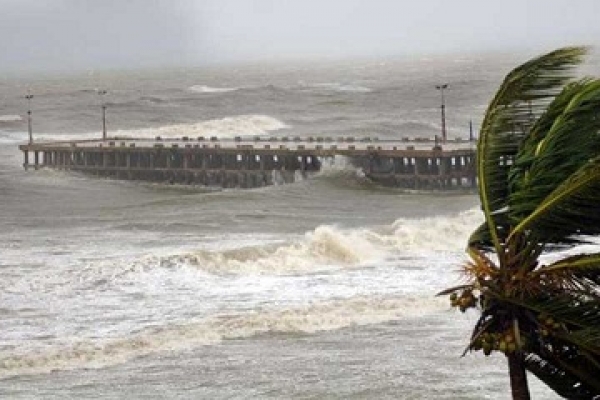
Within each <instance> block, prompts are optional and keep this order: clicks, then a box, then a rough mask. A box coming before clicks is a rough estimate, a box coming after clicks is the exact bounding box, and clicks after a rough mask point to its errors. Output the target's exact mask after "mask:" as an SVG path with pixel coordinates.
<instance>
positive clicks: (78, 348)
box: [0, 296, 446, 378]
mask: <svg viewBox="0 0 600 400" xmlns="http://www.w3.org/2000/svg"><path fill="white" fill-rule="evenodd" d="M445 307H446V301H444V300H443V299H438V298H432V297H431V296H427V297H416V296H404V297H393V298H389V297H388V298H381V297H365V296H358V297H352V298H349V299H343V300H333V301H324V302H318V303H312V304H308V305H306V306H301V307H294V308H284V309H268V308H266V309H259V310H253V311H248V312H243V313H231V314H217V315H213V316H210V317H207V318H203V319H199V320H196V321H194V322H191V323H182V324H174V325H168V326H160V327H152V328H146V329H144V330H142V331H140V332H138V333H135V334H132V335H131V336H130V337H127V338H110V339H103V340H102V339H87V340H75V341H73V340H72V339H71V340H64V341H62V342H57V343H51V344H47V345H46V346H44V347H41V346H40V347H38V348H37V349H35V350H29V351H26V352H22V351H21V350H20V349H18V347H17V348H15V349H14V350H8V351H3V352H2V353H0V354H1V358H0V378H7V377H10V376H15V375H23V374H38V373H48V372H51V371H55V370H74V369H79V368H102V367H106V366H109V365H115V364H120V363H124V362H126V361H128V360H131V359H133V358H136V357H141V356H145V355H150V354H155V353H161V352H169V351H185V350H190V349H194V348H198V347H200V346H206V345H212V344H216V343H219V342H221V341H223V340H227V339H240V338H248V337H253V336H256V335H263V334H270V333H283V334H312V333H315V332H319V331H330V330H336V329H341V328H344V327H348V326H356V325H370V324H378V323H385V322H389V321H395V320H401V319H406V318H411V317H417V316H421V315H427V314H431V313H433V312H436V311H441V310H443V309H444V308H445Z"/></svg>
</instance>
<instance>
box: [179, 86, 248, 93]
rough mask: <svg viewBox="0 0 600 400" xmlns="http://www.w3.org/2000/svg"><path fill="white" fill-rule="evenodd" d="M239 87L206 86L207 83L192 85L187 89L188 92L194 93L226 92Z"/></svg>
mask: <svg viewBox="0 0 600 400" xmlns="http://www.w3.org/2000/svg"><path fill="white" fill-rule="evenodd" d="M239 89H240V88H237V87H233V88H229V87H213V86H207V85H192V86H190V87H188V90H189V91H190V92H196V93H227V92H234V91H236V90H239Z"/></svg>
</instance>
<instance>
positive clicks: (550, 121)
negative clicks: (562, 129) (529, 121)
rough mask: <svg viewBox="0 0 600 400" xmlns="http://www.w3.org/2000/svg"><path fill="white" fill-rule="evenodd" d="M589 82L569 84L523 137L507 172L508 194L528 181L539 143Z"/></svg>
mask: <svg viewBox="0 0 600 400" xmlns="http://www.w3.org/2000/svg"><path fill="white" fill-rule="evenodd" d="M589 82H590V79H588V78H584V79H581V80H579V81H577V82H571V83H569V84H568V85H566V86H565V87H564V88H563V90H562V91H561V92H560V93H559V94H558V95H557V96H556V97H555V98H554V100H553V101H552V102H551V103H550V105H549V106H548V108H547V110H546V111H545V112H544V113H543V114H542V115H541V116H540V117H539V118H538V120H537V121H536V122H535V124H534V125H533V126H532V127H531V129H530V132H529V135H527V137H525V139H524V141H523V144H522V146H521V149H520V150H519V152H518V154H517V158H516V159H515V162H514V165H513V166H512V168H511V169H510V171H509V177H508V179H509V192H510V193H514V192H517V191H519V190H520V189H522V187H523V186H524V185H526V184H527V183H528V181H529V169H530V168H531V165H532V164H533V161H534V160H535V158H536V153H537V152H538V150H539V148H540V143H541V142H542V141H543V140H544V139H545V138H546V135H547V134H548V132H549V131H550V129H551V128H552V126H553V125H554V124H555V122H556V120H557V118H559V117H560V116H561V115H562V114H563V113H564V111H565V109H566V108H567V106H568V105H569V103H571V100H572V99H573V98H574V97H575V96H576V95H578V94H579V93H580V92H581V90H582V89H583V88H584V87H585V86H586V85H587V84H588V83H589Z"/></svg>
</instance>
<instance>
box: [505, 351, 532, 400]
mask: <svg viewBox="0 0 600 400" xmlns="http://www.w3.org/2000/svg"><path fill="white" fill-rule="evenodd" d="M507 358H508V374H509V375H510V388H511V390H512V397H513V400H530V399H531V396H530V395H529V385H528V384H527V373H526V371H525V365H524V364H523V359H522V358H521V356H520V355H518V354H515V353H510V354H508V355H507Z"/></svg>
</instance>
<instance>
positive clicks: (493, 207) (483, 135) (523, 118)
mask: <svg viewBox="0 0 600 400" xmlns="http://www.w3.org/2000/svg"><path fill="white" fill-rule="evenodd" d="M585 52H586V49H585V48H583V47H569V48H564V49H559V50H556V51H554V52H552V53H549V54H546V55H543V56H541V57H538V58H536V59H534V60H532V61H530V62H528V63H525V64H523V65H521V66H520V67H518V68H516V69H514V70H513V71H512V72H511V73H509V74H508V76H507V77H506V79H505V80H504V82H503V83H502V85H501V87H500V89H499V90H498V92H497V94H496V96H495V97H494V99H493V100H492V102H491V103H490V105H489V107H488V109H487V112H486V116H485V118H484V120H483V122H482V126H481V130H480V137H479V142H478V145H477V178H478V180H479V194H480V198H481V204H482V208H483V210H484V214H485V219H486V222H487V223H488V225H489V228H490V233H491V237H492V242H493V243H494V247H495V248H496V251H497V252H498V253H499V254H500V253H501V252H500V251H499V250H500V247H499V246H500V240H499V238H498V231H497V224H496V221H495V217H494V216H493V213H498V211H499V210H501V209H503V208H504V207H506V202H507V199H508V184H507V183H508V182H507V181H508V171H509V169H510V167H511V165H512V161H514V158H515V155H516V154H517V151H518V150H519V146H520V144H521V141H522V140H523V138H524V137H525V136H526V135H527V131H528V126H529V125H530V124H531V122H530V121H531V117H530V114H531V110H532V109H533V107H535V109H536V110H537V109H538V108H539V107H540V106H541V105H544V104H545V103H547V102H549V101H548V99H551V98H553V97H554V96H555V95H556V94H558V92H560V88H561V87H562V85H564V83H565V82H566V81H567V80H568V79H569V75H568V74H567V71H568V70H569V69H571V68H572V67H573V66H575V65H577V64H579V63H580V62H581V59H582V56H583V55H584V54H585ZM533 119H537V118H536V116H534V118H533Z"/></svg>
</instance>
